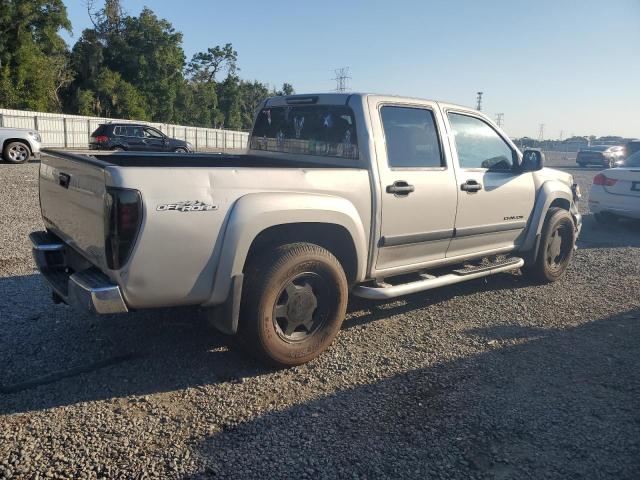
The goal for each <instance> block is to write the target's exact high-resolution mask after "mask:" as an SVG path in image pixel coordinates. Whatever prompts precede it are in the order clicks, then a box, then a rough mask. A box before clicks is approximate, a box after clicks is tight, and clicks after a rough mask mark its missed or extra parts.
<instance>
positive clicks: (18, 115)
mask: <svg viewBox="0 0 640 480" xmlns="http://www.w3.org/2000/svg"><path fill="white" fill-rule="evenodd" d="M106 122H128V123H131V122H133V120H120V119H116V118H100V117H83V116H80V115H65V114H63V113H44V112H29V111H23V110H8V109H4V108H0V127H14V128H30V129H34V130H37V131H38V132H40V135H41V136H42V144H43V147H59V148H89V136H90V135H91V133H92V132H93V131H94V130H95V129H96V128H98V125H99V124H101V123H106ZM136 123H144V124H147V125H152V126H154V127H156V128H157V129H159V130H161V131H162V132H164V133H165V134H166V135H168V136H170V137H173V138H179V139H181V140H186V141H187V142H191V144H192V145H193V146H194V148H195V150H196V151H207V150H233V149H242V148H245V147H246V146H247V142H248V140H249V134H248V133H247V132H239V131H234V130H220V129H217V128H200V127H187V126H184V125H173V124H168V123H153V122H136Z"/></svg>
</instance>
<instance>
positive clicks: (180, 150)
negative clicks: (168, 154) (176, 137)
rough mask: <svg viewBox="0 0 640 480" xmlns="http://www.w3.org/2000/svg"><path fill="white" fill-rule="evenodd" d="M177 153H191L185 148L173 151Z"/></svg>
mask: <svg viewBox="0 0 640 480" xmlns="http://www.w3.org/2000/svg"><path fill="white" fill-rule="evenodd" d="M173 151H174V152H175V153H189V150H187V149H186V148H184V147H178V148H176V149H174V150H173Z"/></svg>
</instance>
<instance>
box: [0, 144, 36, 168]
mask: <svg viewBox="0 0 640 480" xmlns="http://www.w3.org/2000/svg"><path fill="white" fill-rule="evenodd" d="M30 156H31V149H30V148H29V145H27V144H26V143H23V142H10V143H7V144H6V145H5V146H4V149H3V151H2V158H4V160H5V161H7V162H9V163H24V162H26V161H27V160H29V157H30Z"/></svg>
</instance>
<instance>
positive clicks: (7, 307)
mask: <svg viewBox="0 0 640 480" xmlns="http://www.w3.org/2000/svg"><path fill="white" fill-rule="evenodd" d="M527 285H529V283H528V281H526V280H525V279H523V277H520V276H517V275H508V274H507V275H495V276H493V277H491V279H490V280H489V281H487V282H485V281H482V280H477V281H472V282H469V283H467V284H460V285H456V286H453V287H450V288H444V289H439V290H434V291H431V292H426V293H423V294H416V295H412V296H410V297H407V298H406V299H403V300H398V301H394V302H375V303H374V302H370V301H365V300H360V299H353V300H352V301H351V302H350V304H349V307H348V314H347V320H346V321H345V323H344V326H343V329H350V328H353V327H355V326H358V325H362V324H366V323H370V322H375V321H377V320H380V319H384V318H388V317H390V316H392V315H399V314H402V313H405V312H407V311H409V310H417V309H421V308H426V307H428V306H429V305H434V304H437V303H438V302H442V301H445V300H448V299H450V298H452V297H455V296H458V295H466V294H468V293H478V292H482V291H490V290H496V289H503V288H508V289H513V288H518V287H519V286H527ZM0 298H1V299H2V303H3V305H2V315H0V331H2V342H0V414H6V413H15V412H25V411H33V410H43V409H48V408H52V407H57V406H62V405H70V404H74V403H78V402H83V401H91V400H102V399H107V398H113V397H128V396H131V395H148V394H153V393H157V392H168V391H175V390H180V389H184V388H189V387H198V386H202V385H212V384H217V383H223V382H231V383H241V382H242V381H243V379H244V378H247V377H254V376H260V375H264V374H269V373H272V372H273V369H270V368H268V367H264V366H262V365H260V364H259V363H258V362H256V361H254V360H252V359H250V358H248V357H247V356H246V355H245V354H244V353H243V352H242V351H241V350H240V349H239V348H237V347H236V346H235V343H234V341H233V339H232V338H230V337H227V336H225V335H222V334H220V333H219V332H217V331H215V330H213V329H212V328H211V327H209V326H208V325H207V324H206V322H205V321H204V320H203V319H202V316H201V315H200V313H199V312H198V310H197V309H168V310H158V311H145V312H137V313H130V314H127V315H111V316H103V317H92V316H89V315H86V314H83V313H80V312H77V311H75V310H74V309H72V308H71V307H68V306H66V305H54V304H53V303H52V301H51V300H50V299H49V298H50V293H49V290H48V289H47V288H46V287H45V286H44V285H43V283H42V280H41V279H40V278H39V275H26V276H15V277H5V278H0ZM34 299H36V301H34ZM425 328H428V327H427V326H425Z"/></svg>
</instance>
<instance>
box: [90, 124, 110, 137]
mask: <svg viewBox="0 0 640 480" xmlns="http://www.w3.org/2000/svg"><path fill="white" fill-rule="evenodd" d="M106 134H107V125H99V126H98V128H96V129H95V130H94V132H93V133H92V134H91V136H92V137H97V136H98V135H106Z"/></svg>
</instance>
